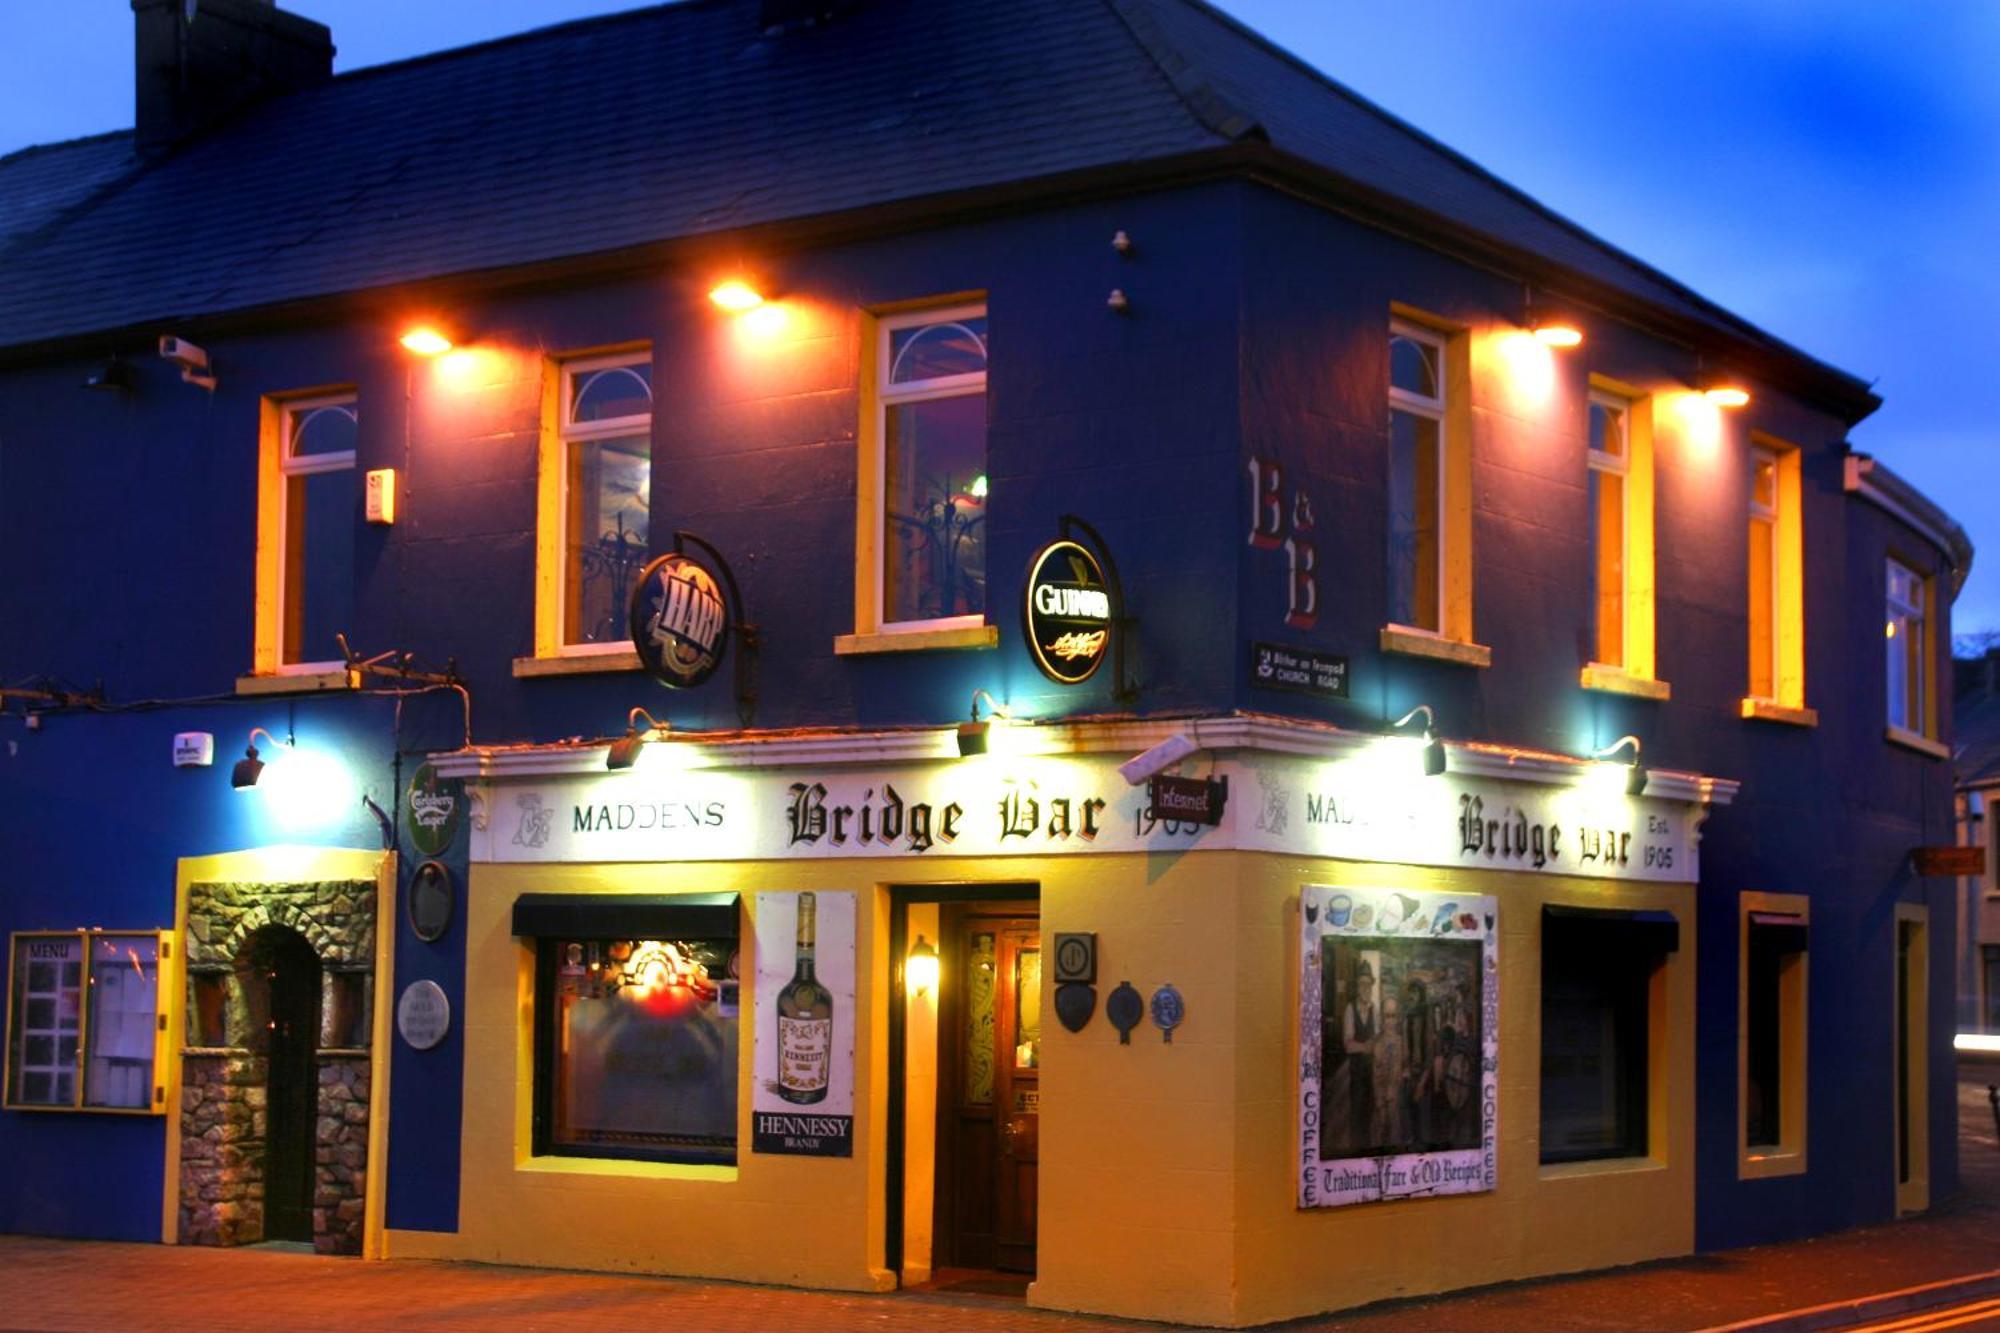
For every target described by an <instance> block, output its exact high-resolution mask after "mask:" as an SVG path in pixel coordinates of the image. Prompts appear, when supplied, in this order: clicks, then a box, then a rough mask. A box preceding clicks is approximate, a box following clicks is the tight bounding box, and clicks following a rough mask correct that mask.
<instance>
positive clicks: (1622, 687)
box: [1578, 662, 1674, 700]
mask: <svg viewBox="0 0 2000 1333" xmlns="http://www.w3.org/2000/svg"><path fill="white" fill-rule="evenodd" d="M1578 683H1579V684H1581V685H1582V686H1583V688H1585V689H1586V690H1602V691H1604V692H1605V693H1606V694H1629V695H1631V696H1632V697H1633V698H1634V699H1660V700H1666V699H1671V698H1673V697H1674V687H1673V686H1671V685H1669V684H1667V682H1665V681H1664V680H1654V679H1653V678H1652V677H1651V676H1635V675H1633V674H1632V673H1631V672H1629V671H1627V670H1626V669H1625V668H1624V667H1615V666H1606V665H1605V664H1604V663H1602V662H1592V663H1591V664H1590V665H1589V666H1587V667H1585V668H1584V669H1583V673H1582V675H1581V676H1580V677H1579V680H1578Z"/></svg>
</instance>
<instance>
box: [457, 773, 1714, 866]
mask: <svg viewBox="0 0 2000 1333" xmlns="http://www.w3.org/2000/svg"><path fill="white" fill-rule="evenodd" d="M1405 748H1406V747H1400V748H1398V749H1397V750H1396V752H1395V753H1393V754H1390V755H1387V756H1386V757H1387V758H1389V759H1392V760H1396V761H1407V762H1406V763H1405V762H1397V763H1395V764H1393V765H1389V764H1385V763H1383V762H1381V758H1382V757H1381V756H1374V755H1364V756H1363V757H1362V758H1361V759H1359V760H1354V761H1348V760H1337V761H1326V760H1313V759H1309V758H1301V757H1295V756H1287V755H1271V754H1256V755H1251V756H1242V757H1236V756H1232V757H1228V758H1223V759H1219V760H1218V761H1217V763H1216V769H1215V773H1214V774H1213V776H1212V778H1210V779H1207V781H1213V782H1215V783H1217V784H1218V785H1219V784H1220V782H1221V781H1223V780H1225V779H1226V780H1227V781H1228V782H1229V784H1230V787H1231V788H1232V789H1233V794H1234V795H1235V799H1232V800H1229V801H1228V802H1227V804H1226V806H1224V807H1223V808H1222V809H1220V810H1217V811H1216V820H1217V822H1216V823H1214V824H1212V825H1211V824H1206V823H1201V822H1197V821H1196V820H1195V819H1192V818H1174V817H1171V814H1172V812H1171V811H1163V810H1159V809H1156V808H1154V805H1153V802H1152V794H1153V793H1152V792H1150V791H1149V790H1148V789H1146V788H1139V787H1132V786H1130V785H1128V784H1127V783H1126V782H1125V781H1124V779H1122V778H1121V777H1119V776H1118V771H1117V767H1116V764H1117V760H1118V759H1119V757H1120V756H1117V755H1105V756H1099V755H1079V756H1070V757H1028V758H1020V759H1010V760H1004V761H998V762H990V763H989V762H982V763H979V764H973V765H967V764H962V763H951V762H911V763H903V764H895V765H886V766H881V767H870V768H856V767H849V766H846V765H839V766H834V765H828V766H826V767H825V768H824V769H812V768H796V769H790V768H788V769H694V770H687V771H679V772H662V773H658V774H653V773H639V774H621V775H605V774H576V775H571V776H561V777H546V776H542V777H533V778H524V779H521V780H501V781H499V782H496V783H495V784H494V786H493V789H492V790H491V791H490V792H489V794H488V796H487V798H486V803H485V804H486V808H487V809H488V810H489V811H491V812H492V813H491V815H490V817H489V819H488V820H487V823H486V827H485V828H484V829H476V830H475V843H474V847H473V858H474V859H475V860H480V861H516V862H610V861H680V860H685V861H728V860H753V859H778V860H782V859H789V858H810V859H824V858H828V857H907V858H912V859H915V858H926V859H936V858H938V857H960V856H976V857H990V856H1051V855H1068V854H1093V853H1109V852H1133V851H1148V852H1153V851H1188V850H1197V849H1215V850H1226V849H1241V850H1245V851H1269V852H1279V853H1285V854H1290V855H1302V856H1324V857H1335V858H1340V859H1344V860H1353V861H1379V862H1389V863H1398V864H1408V865H1424V866H1437V867H1444V868H1463V869H1492V870H1515V871H1526V872H1529V873H1539V874H1565V875H1580V876H1587V877H1592V878H1601V879H1631V880H1653V881H1667V882H1692V881H1693V880H1695V879H1696V878H1698V874H1699V867H1698V865H1697V862H1696V857H1695V837H1694V830H1695V827H1696V825H1697V823H1698V821H1699V817H1700V816H1701V814H1702V811H1701V809H1700V808H1699V807H1698V806H1694V805H1692V804H1690V803H1687V802H1682V801H1674V800H1667V799H1662V798H1656V797H1639V798H1633V797H1627V796H1625V795H1624V794H1623V792H1622V790H1620V791H1616V792H1612V791H1609V790H1606V789H1598V788H1594V787H1591V786H1589V785H1580V786H1544V785H1539V784H1533V783H1527V782H1518V781H1505V780H1500V779H1494V778H1486V777H1479V776H1469V775H1461V774H1449V775H1446V776H1442V777H1434V778H1426V777H1424V776H1423V775H1422V772H1421V769H1420V768H1419V767H1418V766H1417V763H1416V760H1415V757H1414V756H1412V755H1410V754H1407V753H1405V752H1404V749H1405ZM1391 768H1393V769H1394V770H1395V773H1391V772H1389V771H1386V770H1389V769H1391ZM1403 769H1408V770H1409V771H1410V774H1411V775H1412V776H1397V774H1400V773H1401V771H1402V770H1403ZM1190 813H1193V812H1190Z"/></svg>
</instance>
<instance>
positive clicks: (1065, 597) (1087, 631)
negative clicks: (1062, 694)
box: [1021, 538, 1117, 685]
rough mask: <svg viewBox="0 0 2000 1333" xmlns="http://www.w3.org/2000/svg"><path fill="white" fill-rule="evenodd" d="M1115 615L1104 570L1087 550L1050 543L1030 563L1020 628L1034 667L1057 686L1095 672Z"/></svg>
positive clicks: (1073, 544) (1107, 645) (1105, 650)
mask: <svg viewBox="0 0 2000 1333" xmlns="http://www.w3.org/2000/svg"><path fill="white" fill-rule="evenodd" d="M1116 615H1117V612H1116V609H1115V608H1114V607H1113V606H1112V605H1111V589H1110V587H1109V586H1108V585H1107V584H1106V583H1105V581H1104V570H1103V568H1102V567H1101V566H1100V565H1099V564H1098V563H1097V557H1096V556H1095V555H1092V554H1091V553H1090V551H1089V550H1088V549H1086V548H1085V547H1083V546H1080V545H1078V544H1077V543H1076V542H1073V541H1070V540H1068V539H1067V538H1065V539H1063V540H1060V541H1053V542H1050V543H1049V544H1048V545H1047V546H1044V547H1043V548H1042V549H1041V550H1039V551H1037V552H1035V556H1034V558H1033V559H1032V560H1030V561H1029V562H1028V585H1027V597H1026V601H1025V603H1024V604H1023V606H1022V608H1021V620H1022V628H1023V631H1024V632H1025V633H1026V634H1027V637H1028V652H1029V654H1030V655H1031V656H1033V658H1034V659H1035V665H1036V666H1037V667H1038V668H1040V670H1041V673H1042V674H1043V675H1044V676H1047V677H1048V678H1049V679H1050V680H1052V681H1055V682H1056V683H1057V684H1058V685H1081V684H1082V683H1083V682H1084V681H1086V680H1089V679H1090V678H1091V677H1092V676H1093V675H1095V674H1097V668H1099V667H1101V666H1103V665H1104V659H1105V657H1106V655H1107V654H1108V653H1109V652H1110V649H1111V635H1112V632H1113V625H1112V621H1113V620H1114V619H1115V618H1116Z"/></svg>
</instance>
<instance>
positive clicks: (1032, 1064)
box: [934, 904, 1042, 1273]
mask: <svg viewBox="0 0 2000 1333" xmlns="http://www.w3.org/2000/svg"><path fill="white" fill-rule="evenodd" d="M1024 910H1027V911H1032V906H1031V905H1027V904H1004V905H1002V904H995V905H992V906H990V907H989V906H988V905H987V904H977V905H971V904H968V905H962V906H950V905H948V906H947V907H946V908H945V914H944V922H943V926H942V929H941V932H940V933H941V934H943V935H944V937H945V939H944V943H945V949H944V953H945V955H946V956H945V957H944V958H943V959H941V962H942V967H941V969H940V970H941V973H942V975H943V978H944V985H943V987H942V991H943V993H942V995H941V996H940V999H941V1008H940V1014H939V1017H940V1020H941V1021H940V1023H939V1028H938V1032H939V1046H940V1048H941V1049H940V1052H939V1054H940V1056H941V1059H940V1060H939V1071H938V1072H939V1085H938V1156H937V1164H938V1171H937V1176H938V1178H937V1192H936V1193H937V1216H936V1220H935V1226H934V1235H935V1247H936V1259H935V1266H937V1267H952V1268H999V1269H1006V1270H1009V1271H1013V1272H1026V1273H1032V1272H1034V1271H1035V1205H1036V1189H1035V1185H1036V1181H1035V1169H1036V1167H1035V1164H1036V1159H1037V1157H1038V1156H1039V1153H1038V1147H1039V1141H1040V1133H1039V1127H1040V1096H1041V1094H1040V1078H1041V1038H1042V1032H1041V1001H1042V986H1041V926H1040V922H1039V920H1038V919H1037V918H1036V917H1034V916H1031V915H1023V914H1022V913H1023V911H1024Z"/></svg>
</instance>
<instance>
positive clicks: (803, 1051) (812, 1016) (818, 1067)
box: [778, 893, 833, 1102]
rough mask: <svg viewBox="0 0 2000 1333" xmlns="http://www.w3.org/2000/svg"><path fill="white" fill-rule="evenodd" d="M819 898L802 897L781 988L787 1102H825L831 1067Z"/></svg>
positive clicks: (781, 1089)
mask: <svg viewBox="0 0 2000 1333" xmlns="http://www.w3.org/2000/svg"><path fill="white" fill-rule="evenodd" d="M818 924H819V900H818V897H817V896H816V895H814V894H810V893H801V894H800V895H799V930H798V964H797V966H796V967H795V968H794V970H793V972H792V979H791V981H790V982H789V983H787V984H786V986H785V988H784V989H783V990H781V991H779V992H778V1095H779V1096H780V1097H783V1098H784V1099H785V1100H786V1101H788V1102H818V1101H824V1100H826V1086H827V1076H828V1074H829V1073H830V1072H831V1071H832V1068H833V996H832V995H830V994H828V993H827V989H826V987H824V986H822V985H820V984H819V979H818V978H817V977H816V976H814V975H813V941H814V937H815V935H816V934H817V930H818Z"/></svg>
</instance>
